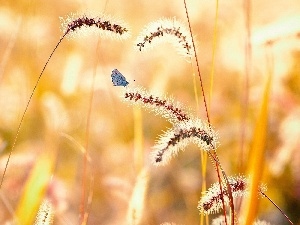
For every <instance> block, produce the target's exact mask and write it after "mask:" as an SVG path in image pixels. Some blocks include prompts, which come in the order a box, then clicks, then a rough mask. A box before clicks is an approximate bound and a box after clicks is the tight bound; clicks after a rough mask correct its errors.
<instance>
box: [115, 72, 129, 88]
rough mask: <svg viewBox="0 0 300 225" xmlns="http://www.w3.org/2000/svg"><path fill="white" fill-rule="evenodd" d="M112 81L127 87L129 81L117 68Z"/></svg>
mask: <svg viewBox="0 0 300 225" xmlns="http://www.w3.org/2000/svg"><path fill="white" fill-rule="evenodd" d="M111 81H112V82H113V85H114V86H123V87H126V86H127V85H128V84H129V83H128V82H127V80H126V78H125V77H124V76H123V75H122V74H121V73H120V72H119V71H118V70H117V69H114V70H113V71H112V73H111Z"/></svg>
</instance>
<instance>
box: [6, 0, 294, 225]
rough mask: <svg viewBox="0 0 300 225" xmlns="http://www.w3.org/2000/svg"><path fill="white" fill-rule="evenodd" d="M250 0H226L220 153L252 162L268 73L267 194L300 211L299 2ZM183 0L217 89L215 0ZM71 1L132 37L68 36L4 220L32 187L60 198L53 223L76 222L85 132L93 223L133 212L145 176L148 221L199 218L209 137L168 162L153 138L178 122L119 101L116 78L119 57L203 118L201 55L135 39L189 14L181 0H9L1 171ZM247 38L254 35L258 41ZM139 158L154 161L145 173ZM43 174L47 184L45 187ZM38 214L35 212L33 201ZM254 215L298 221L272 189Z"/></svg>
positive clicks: (21, 155)
mask: <svg viewBox="0 0 300 225" xmlns="http://www.w3.org/2000/svg"><path fill="white" fill-rule="evenodd" d="M249 2H250V6H251V7H250V8H249V7H248V8H247V7H245V6H246V5H247V4H246V3H247V1H237V0H234V1H219V8H218V10H219V11H218V21H217V22H218V23H217V24H218V29H217V36H216V37H217V38H216V42H215V43H216V48H215V64H214V79H213V86H212V95H211V97H210V98H209V105H210V117H211V123H212V124H213V126H214V127H215V129H216V130H217V131H218V132H219V136H220V144H221V145H220V147H219V148H218V154H219V157H220V161H221V163H222V165H223V167H224V169H225V170H226V172H227V174H229V175H236V174H241V173H244V172H245V168H247V154H248V151H250V150H251V143H252V140H253V130H254V126H255V124H256V122H257V117H258V112H259V109H260V105H261V101H262V93H263V90H264V87H265V83H266V79H267V75H268V74H271V75H272V84H271V85H272V86H271V95H270V99H269V116H268V127H267V128H268V129H267V140H266V150H265V167H264V169H262V172H263V182H265V183H267V185H268V187H269V188H268V192H267V193H268V195H269V197H271V198H272V199H273V200H274V201H275V202H276V203H277V204H278V205H279V206H280V208H281V209H282V210H283V211H285V212H286V214H287V215H288V216H289V217H290V218H291V220H292V221H294V222H295V224H297V223H298V224H300V175H299V174H300V173H299V171H300V153H299V148H300V142H299V137H300V104H299V103H300V2H299V1H298V0H274V1H271V2H270V1H267V0H252V1H248V3H249ZM187 7H188V11H189V13H190V20H191V26H192V30H193V34H194V36H195V40H196V43H197V53H198V60H199V64H200V69H201V72H202V78H203V82H204V90H205V93H206V96H207V97H208V96H209V91H210V85H211V84H210V81H211V71H212V56H213V43H214V42H213V40H214V24H215V19H216V16H215V14H216V1H203V0H187ZM74 12H87V13H89V12H92V13H94V14H97V13H99V14H102V13H105V14H109V15H112V16H113V17H115V18H121V19H123V20H124V21H125V22H126V23H127V24H128V26H129V27H130V30H131V38H129V39H127V40H116V39H109V38H108V39H107V38H106V39H104V38H102V37H99V36H97V35H90V36H85V37H76V38H73V39H70V40H69V39H64V40H63V41H62V43H61V44H60V46H59V47H58V49H57V50H56V52H55V53H54V55H53V57H52V59H51V60H50V63H49V65H48V66H47V68H46V70H45V73H44V75H43V77H42V79H41V81H40V83H39V85H38V87H37V89H36V92H35V94H34V96H33V99H32V102H31V104H30V106H29V108H28V112H27V114H26V116H25V119H24V123H23V125H22V128H21V131H20V134H19V138H18V140H17V143H16V146H15V149H14V151H13V153H12V157H11V160H10V163H9V166H8V170H7V174H6V177H5V179H4V183H3V186H2V188H1V190H0V223H1V224H10V223H12V220H13V218H14V215H16V214H17V215H20V214H26V213H27V211H26V209H25V208H26V207H27V206H26V204H25V203H24V198H25V197H24V196H28V195H29V193H31V195H33V198H34V196H35V197H36V198H37V197H38V198H37V201H41V200H42V198H43V196H45V197H47V198H48V199H50V200H51V201H52V203H53V207H54V210H55V215H54V222H53V224H68V225H69V224H79V219H78V218H79V208H80V201H81V191H82V174H83V168H84V163H83V162H84V154H83V152H84V151H85V149H86V146H87V143H88V148H87V150H88V154H89V161H88V164H87V177H86V180H85V187H86V189H87V191H89V190H92V194H91V192H90V194H88V193H87V196H90V197H92V200H91V203H88V204H87V205H88V212H89V219H88V224H130V222H129V221H130V220H129V219H128V213H130V206H131V204H132V202H133V200H132V193H133V192H134V188H135V187H136V186H137V185H136V184H137V180H139V183H144V185H142V188H141V189H142V190H143V191H142V193H141V194H140V197H138V202H140V203H143V204H141V206H140V207H139V209H141V210H140V211H141V213H142V214H139V212H136V214H137V215H136V217H138V216H139V215H141V220H140V222H139V224H161V223H163V222H174V223H176V224H199V221H200V216H199V213H198V210H197V203H198V201H199V199H200V196H201V185H202V182H203V179H202V177H201V173H202V169H201V158H200V150H199V149H198V148H197V147H196V146H193V145H190V146H189V147H188V148H187V149H186V150H185V151H184V152H180V154H179V155H178V157H177V158H174V159H173V160H172V161H171V162H170V164H169V165H167V166H165V167H155V166H152V165H151V164H150V161H149V153H150V152H151V147H152V146H153V145H154V144H155V140H156V139H157V137H158V135H159V134H162V132H163V130H166V129H167V128H168V127H171V124H169V123H168V122H167V121H165V119H163V118H161V117H159V116H156V115H154V114H153V113H149V112H147V111H144V110H141V111H140V110H139V109H136V108H135V109H134V108H133V107H132V106H131V105H128V104H126V103H124V102H122V99H121V98H120V95H121V92H122V88H123V87H113V85H112V83H111V78H110V74H111V71H112V70H113V69H115V68H117V69H118V70H119V71H121V72H122V73H123V74H124V75H125V76H126V77H127V80H128V81H129V82H130V85H131V86H143V87H145V88H146V89H147V90H151V91H158V92H160V93H164V94H167V95H170V96H173V97H174V98H175V99H176V100H178V101H180V102H182V103H183V104H184V105H185V106H186V107H187V108H190V109H192V110H193V111H194V112H195V114H197V116H199V117H200V118H203V120H206V114H205V108H204V105H203V98H202V95H201V93H200V91H199V90H200V86H199V85H200V83H199V79H198V77H197V74H196V82H197V83H196V84H197V87H198V95H199V106H198V107H197V104H196V100H195V96H194V89H193V73H194V72H196V67H195V65H194V64H193V65H192V66H191V64H190V63H188V62H187V61H186V60H185V59H184V58H182V57H181V56H180V55H178V54H177V52H176V50H174V48H173V47H172V46H171V45H170V44H161V45H158V46H155V47H154V48H153V50H150V51H147V52H145V53H140V52H138V51H136V49H135V48H134V41H135V39H136V37H137V36H138V34H139V32H140V31H141V30H142V29H143V28H144V26H145V25H146V24H148V23H149V22H151V21H155V20H158V19H160V18H174V17H176V18H177V19H178V20H180V21H182V22H183V23H185V24H186V25H187V19H186V15H185V9H184V3H183V1H171V0H165V1H148V0H131V1H125V0H124V1H123V0H119V1H117V0H107V1H93V0H87V1H75V0H73V1H70V0H60V1H57V0H52V1H39V0H30V1H29V0H27V1H26V0H16V1H11V0H8V1H5V0H1V1H0V31H1V32H0V109H1V114H0V151H1V152H0V169H1V170H0V173H1V175H2V172H3V170H4V166H5V163H6V160H7V157H8V153H9V151H10V149H11V147H12V143H13V139H14V137H15V135H16V131H17V127H18V124H19V122H20V119H21V116H22V113H23V111H24V109H25V106H26V104H27V101H28V99H29V96H30V94H31V92H32V89H33V87H34V84H35V82H36V80H37V78H38V75H39V74H40V72H41V70H42V68H43V66H44V64H45V62H46V61H47V59H48V57H49V55H50V53H51V51H52V50H53V48H54V47H55V45H56V44H57V42H58V40H59V38H60V37H61V36H62V32H61V20H60V17H64V18H66V17H67V16H68V15H69V14H70V13H74ZM247 12H248V16H249V15H250V17H248V18H250V23H249V24H248V30H247V22H246V18H247ZM247 32H248V36H247ZM249 32H250V33H249ZM249 35H250V36H249ZM247 37H248V38H249V37H250V38H251V39H250V40H251V41H250V42H249V43H250V44H251V45H250V47H251V48H249V46H248V49H247V48H246V47H245V46H246V43H247ZM249 50H251V51H250V53H251V54H248V56H247V51H248V53H249ZM247 58H248V60H247ZM93 84H94V86H93ZM93 87H94V88H93ZM91 93H92V94H93V101H91ZM247 96H248V97H247ZM247 99H248V100H247ZM90 108H91V110H89V109H90ZM88 117H90V123H89V125H87V119H88ZM137 118H140V119H137ZM139 135H140V136H139ZM141 137H142V138H141ZM80 146H82V148H81V147H80ZM45 153H47V157H46V159H45ZM136 154H141V155H142V157H137V155H136ZM48 156H49V157H48ZM43 157H44V158H43ZM43 160H44V161H43ZM38 163H40V164H41V165H47V163H49V168H51V169H49V171H50V172H45V174H43V173H42V171H43V169H42V168H41V169H40V170H35V171H39V172H41V174H40V176H41V177H39V176H38V175H37V177H38V178H37V180H33V181H32V180H31V178H32V176H33V175H32V174H33V172H32V171H34V168H35V166H36V165H39V164H38ZM141 166H142V167H144V168H147V170H146V172H145V171H144V173H142V175H140V176H142V177H143V178H142V179H138V177H139V171H140V170H141ZM43 179H45V180H46V181H44V182H42V181H41V182H39V181H40V180H43ZM216 181H217V176H216V172H215V170H214V167H213V166H212V164H211V163H210V161H209V162H208V166H207V178H206V182H207V184H208V186H209V185H210V184H211V183H214V182H216ZM35 182H37V183H36V184H35ZM40 183H42V185H41V190H43V191H42V192H39V191H37V190H36V189H35V187H38V186H39V185H40ZM45 183H46V184H47V185H46V186H45V185H44V186H43V184H45ZM30 184H31V185H33V186H30ZM90 187H92V188H90ZM143 192H144V193H143ZM28 207H29V208H30V206H28ZM22 210H23V211H22ZM35 210H37V209H36V208H35ZM31 213H36V212H35V211H34V210H33V212H32V209H31ZM131 214H132V212H131ZM216 216H217V215H211V216H210V217H209V220H211V219H212V218H214V217H216ZM258 218H259V219H264V220H266V221H269V222H270V223H271V224H288V223H287V221H286V220H285V219H284V217H283V216H282V215H281V214H280V213H279V211H278V210H277V209H276V208H275V207H274V206H273V205H272V204H271V203H270V202H269V201H267V200H266V199H262V200H261V203H260V209H259V213H258ZM138 220H139V219H137V221H138Z"/></svg>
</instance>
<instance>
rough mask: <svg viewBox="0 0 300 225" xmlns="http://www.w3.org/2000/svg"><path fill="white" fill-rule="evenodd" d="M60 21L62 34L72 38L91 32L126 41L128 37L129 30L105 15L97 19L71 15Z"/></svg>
mask: <svg viewBox="0 0 300 225" xmlns="http://www.w3.org/2000/svg"><path fill="white" fill-rule="evenodd" d="M60 19H61V21H62V30H63V34H64V35H66V34H68V35H69V34H70V36H72V37H73V36H74V35H77V34H80V35H85V34H86V33H87V31H89V32H90V31H92V32H95V33H98V34H100V35H103V36H108V37H113V38H119V39H126V38H128V37H129V35H130V34H129V29H128V28H127V26H126V25H124V23H122V22H121V21H116V20H114V19H112V18H110V17H108V16H106V15H101V16H97V17H93V16H87V15H80V16H78V15H76V14H71V15H70V16H68V17H67V18H66V19H64V18H60Z"/></svg>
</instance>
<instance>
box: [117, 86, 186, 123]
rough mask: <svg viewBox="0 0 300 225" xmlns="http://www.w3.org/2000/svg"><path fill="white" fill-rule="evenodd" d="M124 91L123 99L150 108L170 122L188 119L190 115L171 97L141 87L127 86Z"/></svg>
mask: <svg viewBox="0 0 300 225" xmlns="http://www.w3.org/2000/svg"><path fill="white" fill-rule="evenodd" d="M124 91H125V92H124V96H123V97H124V100H125V101H127V102H130V103H132V104H135V105H139V106H141V107H143V108H147V109H150V110H151V111H153V112H155V113H156V114H157V115H161V116H162V117H164V118H166V119H167V120H168V121H170V122H171V123H177V122H178V121H187V120H189V119H190V115H189V114H188V113H186V112H184V110H183V107H182V105H181V104H180V103H179V102H176V101H174V100H173V99H171V98H166V97H158V96H155V95H154V94H151V93H149V92H147V91H146V90H145V89H143V88H141V87H137V88H132V89H131V88H130V87H128V88H126V90H124Z"/></svg>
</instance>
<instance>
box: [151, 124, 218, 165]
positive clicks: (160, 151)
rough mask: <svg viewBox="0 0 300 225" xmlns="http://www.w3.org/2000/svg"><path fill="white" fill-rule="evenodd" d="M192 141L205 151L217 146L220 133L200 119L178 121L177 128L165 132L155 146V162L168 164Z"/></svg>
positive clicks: (153, 160) (153, 154)
mask: <svg viewBox="0 0 300 225" xmlns="http://www.w3.org/2000/svg"><path fill="white" fill-rule="evenodd" d="M191 142H192V143H195V144H196V145H198V147H199V148H201V149H202V150H204V151H210V150H213V149H216V148H217V145H218V135H217V133H216V132H215V131H214V130H213V129H212V127H211V126H210V125H209V124H206V123H204V122H203V121H201V120H200V119H190V120H188V121H181V122H178V123H177V124H176V125H175V128H171V129H169V130H168V131H167V132H165V133H164V134H163V135H162V136H161V137H160V138H159V140H158V141H157V143H156V145H155V146H154V147H153V148H154V151H153V152H152V153H151V160H152V162H153V164H154V165H157V166H160V165H166V164H167V163H168V162H169V161H170V160H171V158H172V157H173V156H176V155H177V154H178V152H179V151H180V150H184V148H185V147H186V146H187V145H188V144H189V143H191Z"/></svg>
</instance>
